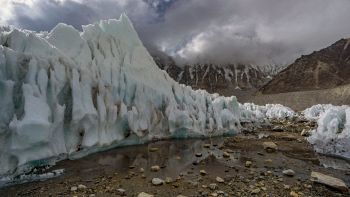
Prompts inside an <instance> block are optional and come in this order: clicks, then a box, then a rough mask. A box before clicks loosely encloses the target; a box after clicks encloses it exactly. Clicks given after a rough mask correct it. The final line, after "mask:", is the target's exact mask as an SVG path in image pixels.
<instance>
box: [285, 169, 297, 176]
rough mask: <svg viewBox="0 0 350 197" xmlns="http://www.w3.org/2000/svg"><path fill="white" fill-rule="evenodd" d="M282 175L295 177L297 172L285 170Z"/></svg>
mask: <svg viewBox="0 0 350 197" xmlns="http://www.w3.org/2000/svg"><path fill="white" fill-rule="evenodd" d="M282 173H283V174H284V175H286V176H294V175H295V172H294V170H292V169H288V170H283V171H282Z"/></svg>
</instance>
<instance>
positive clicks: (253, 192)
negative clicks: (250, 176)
mask: <svg viewBox="0 0 350 197" xmlns="http://www.w3.org/2000/svg"><path fill="white" fill-rule="evenodd" d="M250 193H251V194H259V193H260V189H259V188H256V189H253V190H252V191H251V192H250Z"/></svg>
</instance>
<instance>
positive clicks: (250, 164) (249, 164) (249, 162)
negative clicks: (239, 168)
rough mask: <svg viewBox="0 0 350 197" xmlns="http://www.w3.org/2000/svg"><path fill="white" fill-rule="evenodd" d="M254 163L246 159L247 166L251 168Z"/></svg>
mask: <svg viewBox="0 0 350 197" xmlns="http://www.w3.org/2000/svg"><path fill="white" fill-rule="evenodd" d="M252 164H253V163H252V162H251V161H246V162H245V167H247V168H250V167H251V166H252Z"/></svg>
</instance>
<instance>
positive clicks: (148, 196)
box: [137, 192, 154, 197]
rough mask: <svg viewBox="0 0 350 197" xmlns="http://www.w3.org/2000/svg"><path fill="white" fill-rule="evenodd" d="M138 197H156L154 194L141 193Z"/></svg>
mask: <svg viewBox="0 0 350 197" xmlns="http://www.w3.org/2000/svg"><path fill="white" fill-rule="evenodd" d="M137 197H154V196H153V195H152V194H147V193H145V192H141V193H139V195H137Z"/></svg>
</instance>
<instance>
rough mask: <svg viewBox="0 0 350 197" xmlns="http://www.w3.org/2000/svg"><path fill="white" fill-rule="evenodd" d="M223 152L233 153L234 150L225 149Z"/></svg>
mask: <svg viewBox="0 0 350 197" xmlns="http://www.w3.org/2000/svg"><path fill="white" fill-rule="evenodd" d="M225 152H227V153H234V151H233V150H231V149H225Z"/></svg>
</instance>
